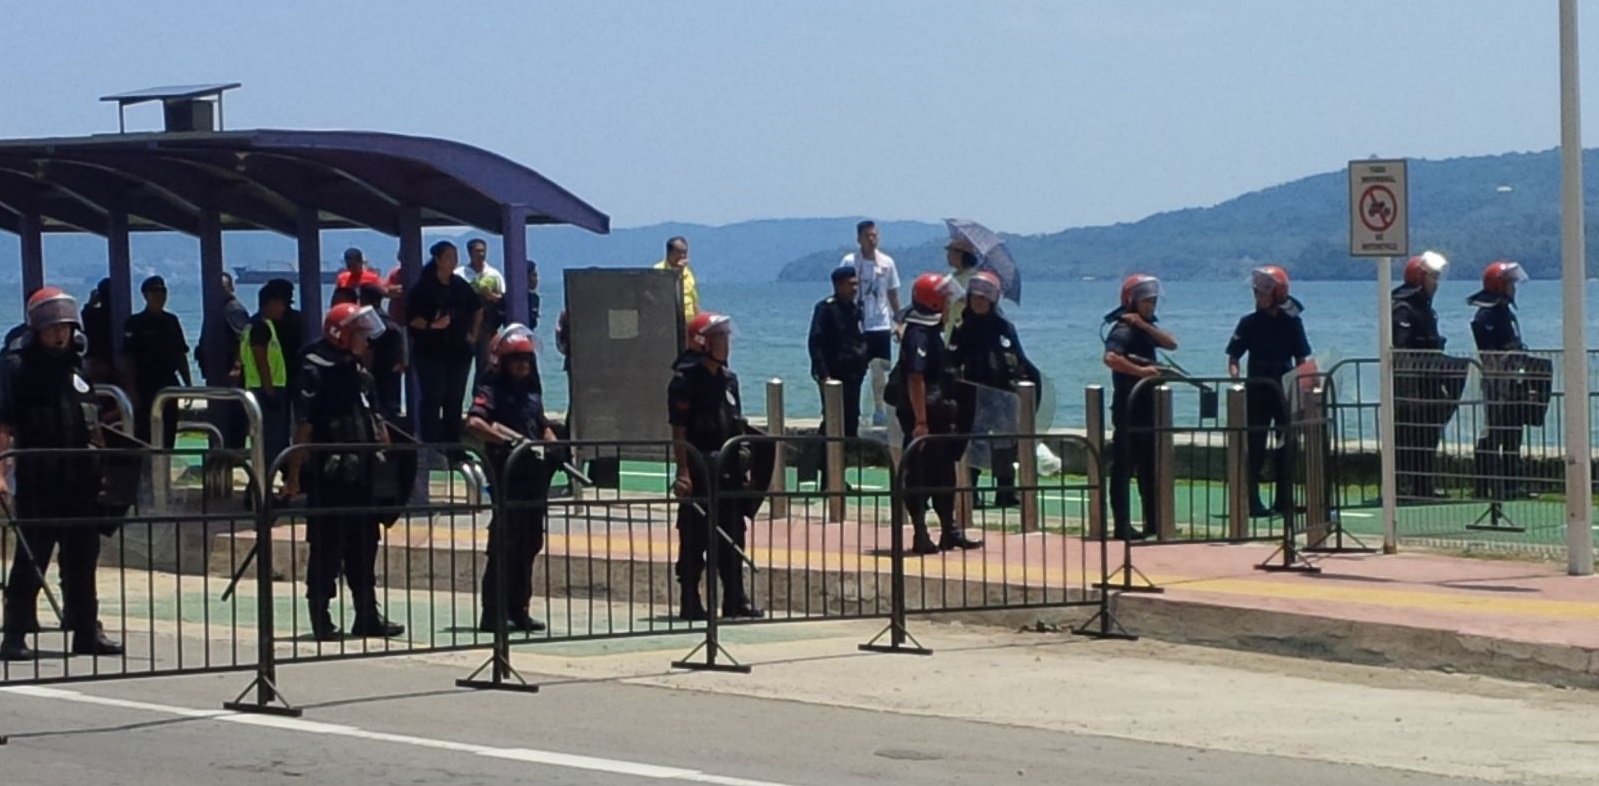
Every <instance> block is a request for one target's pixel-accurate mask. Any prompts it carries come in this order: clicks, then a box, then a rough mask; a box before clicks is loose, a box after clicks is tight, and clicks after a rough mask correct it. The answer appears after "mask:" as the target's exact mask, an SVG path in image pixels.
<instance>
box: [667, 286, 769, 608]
mask: <svg viewBox="0 0 1599 786" xmlns="http://www.w3.org/2000/svg"><path fill="white" fill-rule="evenodd" d="M732 330H733V322H732V319H731V318H730V317H728V316H726V315H723V314H718V313H715V312H711V311H701V312H699V313H698V314H696V315H695V316H694V318H693V319H692V320H690V321H689V324H688V328H687V331H686V336H685V338H686V344H687V348H686V349H684V350H683V353H682V354H680V355H678V357H677V360H676V362H674V364H673V366H672V371H673V373H672V381H671V383H670V384H669V385H668V386H667V389H666V402H667V422H668V423H670V424H671V426H672V439H673V441H674V442H675V443H676V445H675V450H674V452H675V454H676V455H675V458H676V461H677V475H676V477H675V479H674V480H673V482H672V491H673V493H675V494H676V495H677V496H678V497H679V498H680V499H682V500H683V502H681V503H680V504H679V505H678V507H677V537H678V551H677V581H678V584H679V587H680V589H681V593H682V594H681V604H680V605H679V607H678V614H679V616H680V617H682V618H683V619H685V620H703V619H705V618H706V617H707V616H708V614H707V612H706V609H705V604H704V603H702V602H701V600H700V592H699V586H700V576H701V575H702V574H704V573H705V553H706V548H707V546H708V542H707V541H708V540H709V538H710V537H712V533H711V522H710V521H708V520H707V513H708V511H707V510H706V508H705V505H708V504H710V503H709V502H706V501H705V500H707V499H708V498H709V496H710V492H711V483H710V480H711V479H710V472H711V471H712V470H713V469H714V468H716V467H717V466H718V465H720V467H721V473H722V474H721V476H720V477H719V478H717V483H718V486H719V487H720V488H721V489H723V490H726V491H735V492H736V491H738V490H740V489H744V488H750V487H754V488H761V487H763V486H759V485H755V484H757V483H758V482H759V479H758V478H757V479H753V480H752V479H751V478H750V477H749V475H750V474H751V471H752V470H753V469H755V467H754V463H755V462H754V457H753V455H752V451H750V450H747V449H741V450H739V454H738V455H733V456H726V457H722V460H721V461H720V462H719V461H718V455H717V454H718V453H719V452H720V451H721V450H722V449H723V446H724V445H725V444H726V443H727V441H728V440H730V439H733V438H734V437H736V436H739V435H740V434H743V433H745V430H746V428H747V426H746V424H745V423H744V413H743V405H742V403H741V402H742V399H741V398H740V396H739V389H738V375H736V374H734V373H733V371H732V369H730V368H728V367H727V360H728V356H729V354H730V353H731V351H732ZM685 446H687V447H685ZM687 448H693V449H694V450H695V451H696V452H698V453H699V454H700V456H701V457H702V459H701V461H695V460H693V458H691V456H690V455H689V452H688V449H687ZM769 466H770V465H769V464H768V473H769V471H770V470H769ZM754 474H759V472H755V473H754ZM745 513H746V506H744V505H742V504H740V501H739V500H738V499H737V498H724V499H722V500H721V501H720V502H719V503H718V504H717V506H716V522H715V525H716V527H717V529H719V530H720V532H719V533H717V537H719V538H721V540H720V542H718V543H717V550H716V556H717V559H716V562H717V565H716V571H717V576H718V577H719V578H720V581H721V593H722V616H723V617H735V618H736V617H746V618H756V617H761V616H764V614H765V612H763V611H761V610H760V609H758V608H756V607H755V604H754V603H752V602H751V601H750V599H749V595H748V594H747V593H746V592H745V589H744V563H743V550H744V535H745V530H746V528H747V525H746V522H745Z"/></svg>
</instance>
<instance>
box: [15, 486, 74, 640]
mask: <svg viewBox="0 0 1599 786" xmlns="http://www.w3.org/2000/svg"><path fill="white" fill-rule="evenodd" d="M0 511H4V512H5V514H6V521H8V522H10V524H11V530H12V534H13V535H15V536H16V538H17V547H18V548H20V549H22V553H23V555H25V556H26V557H27V558H28V567H30V568H33V575H34V576H36V577H37V578H38V579H39V587H40V588H41V589H43V590H44V597H45V599H46V600H48V601H50V610H51V611H54V612H55V614H56V623H57V624H58V625H59V626H60V627H66V618H65V617H63V616H62V615H61V604H60V603H58V602H56V594H55V593H54V592H51V591H50V584H49V582H46V581H45V580H44V569H43V568H41V567H39V560H38V558H36V557H34V555H33V547H32V546H29V545H28V539H27V538H26V537H23V535H22V527H21V525H19V524H17V517H16V515H15V514H13V513H12V512H11V496H10V495H8V494H0Z"/></svg>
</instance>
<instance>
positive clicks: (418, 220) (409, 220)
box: [400, 205, 422, 434]
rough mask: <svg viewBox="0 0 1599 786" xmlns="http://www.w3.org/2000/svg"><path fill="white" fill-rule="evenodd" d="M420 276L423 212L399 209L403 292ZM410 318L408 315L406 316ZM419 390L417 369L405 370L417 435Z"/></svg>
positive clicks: (407, 397) (409, 409)
mask: <svg viewBox="0 0 1599 786" xmlns="http://www.w3.org/2000/svg"><path fill="white" fill-rule="evenodd" d="M421 277H422V209H421V208H418V207H414V206H411V205H402V206H401V207H400V280H401V281H402V282H404V284H405V292H407V293H409V292H410V291H411V287H414V286H416V282H417V279H419V278H421ZM406 318H407V319H409V318H410V315H409V314H407V315H406ZM421 396H422V388H421V386H420V385H419V384H418V383H417V379H416V367H415V366H412V367H411V368H408V369H406V370H405V401H406V407H405V415H406V420H408V421H410V424H411V433H413V434H420V433H421V428H422V424H421V423H420V422H418V415H419V414H420V413H419V412H418V411H417V408H416V407H415V406H413V405H412V403H413V402H416V401H420V400H421Z"/></svg>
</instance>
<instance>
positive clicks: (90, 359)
mask: <svg viewBox="0 0 1599 786" xmlns="http://www.w3.org/2000/svg"><path fill="white" fill-rule="evenodd" d="M83 336H84V340H85V342H86V343H87V344H88V351H87V352H85V353H84V355H83V364H84V373H85V374H87V375H88V376H89V381H90V382H93V383H94V384H96V385H115V384H117V370H116V358H115V357H112V354H113V347H112V341H111V279H109V278H102V279H100V283H99V284H96V285H95V287H94V292H92V293H90V294H89V302H88V303H85V304H84V305H83Z"/></svg>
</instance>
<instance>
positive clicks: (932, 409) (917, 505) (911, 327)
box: [889, 312, 965, 541]
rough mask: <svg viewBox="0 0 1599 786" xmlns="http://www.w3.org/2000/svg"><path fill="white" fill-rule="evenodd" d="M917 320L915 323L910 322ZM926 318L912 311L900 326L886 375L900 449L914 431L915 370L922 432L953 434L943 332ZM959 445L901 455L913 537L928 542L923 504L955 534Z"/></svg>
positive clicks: (946, 443)
mask: <svg viewBox="0 0 1599 786" xmlns="http://www.w3.org/2000/svg"><path fill="white" fill-rule="evenodd" d="M918 317H920V318H921V320H922V321H921V322H918V321H916V320H917V318H918ZM927 319H928V316H927V315H925V314H917V313H916V312H913V313H912V316H911V317H910V319H909V320H908V321H907V322H906V325H905V335H904V336H903V337H902V338H901V339H900V345H899V362H898V363H897V364H896V365H895V366H894V370H893V372H892V378H893V380H894V384H895V385H896V387H897V389H898V390H899V391H900V392H899V396H898V398H899V400H898V401H889V403H890V404H892V405H893V406H894V414H895V416H896V417H898V418H899V427H900V431H901V432H903V434H904V441H903V442H902V443H901V445H902V447H905V448H909V447H910V444H911V442H912V440H913V436H912V434H913V432H914V431H915V429H916V410H915V409H914V408H912V406H911V403H910V395H911V391H910V385H909V384H908V382H907V380H908V379H909V378H910V375H912V374H920V375H921V377H922V381H923V382H924V383H925V384H926V386H927V399H926V401H925V402H924V405H925V406H924V412H925V414H926V415H927V433H928V434H930V435H931V434H953V433H955V427H956V425H957V422H958V419H959V406H958V404H957V403H956V402H955V399H954V395H955V376H954V366H953V365H952V362H951V359H950V358H949V357H948V356H947V355H948V351H947V349H946V347H945V346H944V330H943V327H942V326H941V324H940V323H938V322H932V323H931V324H927V323H926V321H927ZM964 449H965V446H964V445H963V444H961V443H959V442H956V441H953V440H938V441H935V442H929V443H926V444H924V445H923V446H922V447H919V448H917V449H916V452H915V453H914V454H911V453H907V454H906V456H905V460H906V461H907V462H909V464H908V465H907V475H908V476H909V481H908V482H909V483H910V490H909V491H908V492H906V494H905V509H906V513H908V514H909V515H910V518H911V526H912V527H913V528H914V529H915V531H916V538H917V540H918V541H925V540H928V539H929V537H928V534H927V505H928V502H929V501H931V502H932V506H933V513H934V514H935V515H937V516H938V521H939V524H940V525H941V527H942V529H943V532H944V535H945V537H946V538H949V537H954V536H957V535H960V534H961V532H960V527H959V524H958V523H957V522H956V521H955V492H954V489H955V483H956V481H955V464H956V463H957V462H958V461H959V460H960V455H961V452H962V451H963V450H964Z"/></svg>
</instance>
